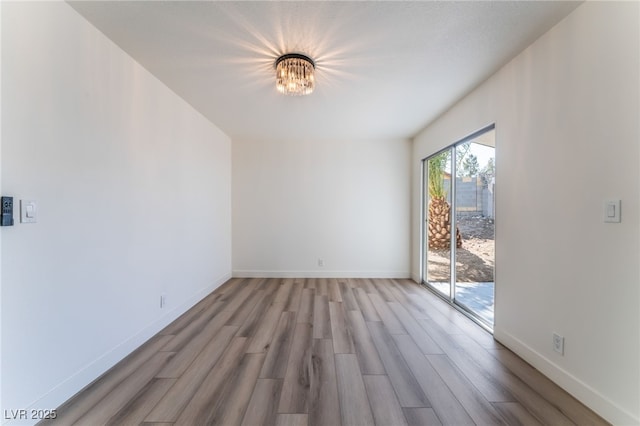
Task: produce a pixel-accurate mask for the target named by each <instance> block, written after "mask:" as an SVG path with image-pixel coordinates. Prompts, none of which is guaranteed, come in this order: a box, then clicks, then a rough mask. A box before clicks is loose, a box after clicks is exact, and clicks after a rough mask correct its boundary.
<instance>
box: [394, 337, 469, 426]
mask: <svg viewBox="0 0 640 426" xmlns="http://www.w3.org/2000/svg"><path fill="white" fill-rule="evenodd" d="M392 337H393V339H394V340H395V342H396V344H397V345H398V350H399V351H400V353H401V354H402V356H403V357H404V359H405V360H406V362H407V364H408V365H409V369H410V370H411V372H413V374H414V376H415V377H416V379H417V381H418V384H419V385H420V387H421V388H422V390H423V392H424V393H425V395H426V396H427V398H429V401H430V402H431V404H432V407H433V410H434V411H435V412H436V414H437V415H438V418H439V419H440V421H441V422H442V424H443V425H458V426H462V425H474V424H475V423H474V422H473V420H472V419H471V417H470V416H469V414H468V413H467V411H466V410H465V407H463V406H462V404H460V402H459V401H458V399H457V398H456V397H455V395H454V394H453V393H452V392H451V389H449V387H448V386H447V384H446V383H444V381H443V380H442V379H441V378H440V376H439V375H438V373H437V372H436V371H435V370H434V369H433V367H432V366H431V365H430V364H429V363H428V362H426V359H425V356H424V355H423V354H422V352H420V349H418V347H417V346H416V344H415V343H414V342H413V339H411V336H408V335H402V334H396V335H393V336H392Z"/></svg>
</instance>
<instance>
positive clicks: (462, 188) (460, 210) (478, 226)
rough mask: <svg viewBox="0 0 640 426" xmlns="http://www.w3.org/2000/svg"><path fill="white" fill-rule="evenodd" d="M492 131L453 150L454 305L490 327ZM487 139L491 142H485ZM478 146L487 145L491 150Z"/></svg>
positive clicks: (491, 306) (492, 280)
mask: <svg viewBox="0 0 640 426" xmlns="http://www.w3.org/2000/svg"><path fill="white" fill-rule="evenodd" d="M494 133H495V131H493V130H492V131H490V132H487V133H484V134H482V135H481V136H480V138H481V139H478V140H471V141H467V142H464V143H462V144H459V145H457V146H456V167H455V169H456V183H455V185H456V187H455V203H454V205H455V212H456V213H455V214H456V220H455V223H456V228H457V230H458V231H459V233H460V235H461V239H460V241H459V244H458V245H457V246H456V252H455V259H456V268H455V288H454V301H455V303H457V304H459V305H461V306H463V307H464V308H465V309H466V310H468V311H470V312H472V313H473V314H475V315H477V316H478V317H479V319H481V320H482V321H484V322H486V323H487V324H489V325H491V326H493V305H494V303H493V302H494V264H495V238H494V235H495V234H494V214H493V212H494V208H493V207H494V197H493V194H494V173H495V167H494V165H495V147H494V146H495V143H493V141H492V140H493V138H494ZM489 139H491V140H489ZM479 142H485V143H491V145H492V146H488V145H484V144H482V143H479Z"/></svg>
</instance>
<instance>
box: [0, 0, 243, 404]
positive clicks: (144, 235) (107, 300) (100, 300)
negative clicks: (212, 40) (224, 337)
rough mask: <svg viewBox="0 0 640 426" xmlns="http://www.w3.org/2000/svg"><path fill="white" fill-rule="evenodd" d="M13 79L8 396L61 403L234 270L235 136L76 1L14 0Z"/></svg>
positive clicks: (5, 84) (8, 104) (7, 113)
mask: <svg viewBox="0 0 640 426" xmlns="http://www.w3.org/2000/svg"><path fill="white" fill-rule="evenodd" d="M2 79H3V80H2V89H3V91H2V124H3V127H2V194H6V195H13V196H14V197H15V200H16V202H17V200H19V199H21V198H24V199H33V200H36V201H37V202H38V208H39V217H38V223H36V224H20V223H18V221H16V222H17V223H16V225H15V226H14V227H12V228H2V230H1V232H2V243H3V248H4V250H3V254H2V396H3V400H2V408H3V409H6V410H11V409H13V410H17V409H27V408H30V407H35V408H42V409H51V408H55V407H56V406H57V405H58V404H60V403H61V402H63V401H64V400H66V399H67V398H69V397H70V396H71V395H73V394H74V393H75V392H76V391H78V390H79V389H80V388H81V387H83V386H84V385H86V384H87V383H89V382H90V381H91V380H93V379H94V378H96V377H97V376H98V375H99V374H100V373H102V372H104V371H105V370H106V369H107V368H109V367H110V366H111V365H113V364H114V363H115V362H117V361H118V360H119V359H120V358H122V357H123V356H124V355H126V354H127V353H128V352H130V351H131V350H133V349H134V348H136V347H137V346H139V345H140V344H141V343H142V342H144V341H145V340H146V339H147V338H148V337H150V336H151V335H152V334H154V333H155V332H157V331H158V330H159V329H160V328H161V327H162V326H164V325H165V324H167V323H168V322H170V321H171V320H172V319H174V318H175V317H177V315H178V314H180V313H181V312H182V311H184V310H185V309H186V308H187V307H189V306H190V305H191V304H193V303H194V302H196V301H197V300H199V299H201V298H202V297H203V296H204V295H205V294H206V293H208V292H210V291H211V290H213V289H214V288H215V287H216V286H218V285H219V284H221V283H222V282H224V281H225V280H226V279H228V278H229V277H230V276H231V193H230V191H231V147H230V140H229V138H228V137H227V136H225V135H224V134H223V133H222V132H221V131H220V130H219V129H217V128H216V127H215V126H214V125H213V124H211V123H210V122H209V121H207V120H206V119H204V118H203V117H202V116H201V115H200V114H198V113H197V112H195V110H193V109H192V108H191V107H190V106H189V105H187V104H186V103H185V102H184V101H183V100H181V99H180V98H179V97H178V96H176V95H175V94H174V93H173V92H171V91H169V89H167V88H166V87H165V86H164V85H163V84H161V83H160V82H159V81H158V80H157V79H155V78H154V77H153V76H151V75H150V74H149V73H148V72H147V71H146V70H144V69H143V68H142V67H141V66H140V65H138V64H137V63H136V62H134V61H133V60H132V59H131V58H130V57H128V56H127V55H126V54H125V53H124V52H123V51H121V50H120V49H119V48H118V47H116V46H115V45H114V44H113V43H112V42H110V41H109V40H108V39H107V38H106V37H104V36H103V35H102V34H101V33H100V32H98V31H97V30H96V29H95V28H94V27H93V26H91V25H90V24H89V23H87V22H86V21H85V20H84V19H83V18H81V17H80V16H79V15H78V14H77V12H75V11H74V10H73V9H72V8H71V7H69V6H68V5H67V4H66V3H62V2H54V3H46V2H39V3H25V2H16V3H7V2H3V4H2ZM16 217H17V213H16ZM161 293H165V294H166V295H167V297H168V306H167V307H166V308H165V309H160V307H159V296H160V294H161Z"/></svg>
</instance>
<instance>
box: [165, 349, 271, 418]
mask: <svg viewBox="0 0 640 426" xmlns="http://www.w3.org/2000/svg"><path fill="white" fill-rule="evenodd" d="M265 356H266V354H264V353H245V354H244V356H242V359H241V360H240V364H239V365H238V367H237V368H236V369H235V370H234V371H233V374H232V376H231V377H230V380H229V381H228V382H227V383H226V384H225V386H224V389H223V390H222V393H221V394H220V395H218V397H217V398H216V399H215V400H214V401H212V402H213V404H212V405H210V406H209V408H208V410H209V412H208V415H207V416H206V417H202V418H201V419H202V420H203V421H202V422H201V423H200V422H199V423H197V424H206V425H223V426H226V425H239V424H240V423H241V422H242V419H243V418H244V415H245V411H246V409H247V406H248V405H249V401H250V400H251V396H252V394H253V390H254V389H255V386H256V383H257V381H258V375H259V374H260V367H261V366H262V362H263V361H264V357H265ZM180 424H185V423H181V422H180V419H179V418H178V421H177V422H176V425H180ZM191 424H192V423H189V424H185V425H191Z"/></svg>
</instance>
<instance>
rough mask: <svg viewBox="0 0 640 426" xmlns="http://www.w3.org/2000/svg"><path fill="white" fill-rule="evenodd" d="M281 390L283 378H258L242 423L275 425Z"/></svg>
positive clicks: (248, 425)
mask: <svg viewBox="0 0 640 426" xmlns="http://www.w3.org/2000/svg"><path fill="white" fill-rule="evenodd" d="M281 390H282V380H277V379H258V382H257V383H256V387H255V389H254V390H253V394H252V395H251V400H250V401H249V405H248V407H247V411H246V413H245V414H244V419H242V425H243V426H255V425H274V424H275V423H276V416H277V414H278V413H277V408H278V400H279V399H280V391H281Z"/></svg>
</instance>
